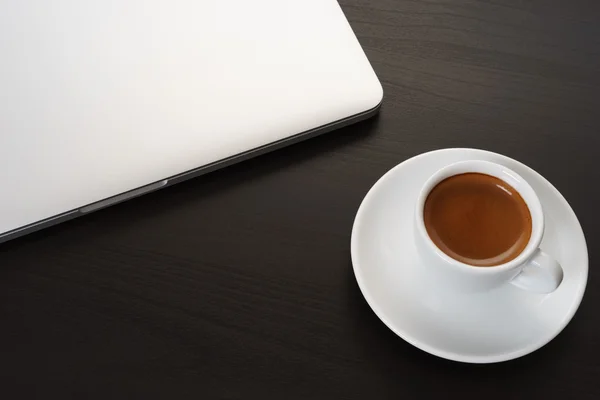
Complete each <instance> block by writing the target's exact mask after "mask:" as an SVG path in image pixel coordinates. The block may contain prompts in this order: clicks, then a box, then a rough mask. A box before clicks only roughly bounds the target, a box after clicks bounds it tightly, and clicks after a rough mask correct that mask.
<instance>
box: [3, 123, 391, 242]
mask: <svg viewBox="0 0 600 400" xmlns="http://www.w3.org/2000/svg"><path fill="white" fill-rule="evenodd" d="M378 122H379V114H376V115H375V116H373V117H371V118H369V119H367V120H364V121H360V122H357V123H355V124H352V125H350V126H346V127H343V128H340V129H336V130H334V131H332V132H328V133H325V134H323V135H319V136H316V137H313V138H310V139H307V140H304V141H301V142H299V143H295V144H292V145H290V146H287V147H283V148H280V149H278V150H275V151H272V152H268V153H265V154H261V155H258V156H256V157H253V158H250V159H246V160H244V161H241V162H238V163H235V164H232V165H229V166H227V167H224V168H221V169H218V170H215V171H212V172H208V173H206V174H204V175H200V176H198V177H195V178H191V179H189V180H187V181H185V182H181V183H178V184H175V185H173V186H170V187H168V188H165V189H162V190H158V191H156V192H152V193H148V194H146V195H143V196H141V197H137V198H134V199H131V200H127V201H124V202H122V203H119V204H116V205H113V206H110V207H107V208H105V209H101V210H98V211H96V212H93V213H90V214H87V215H84V216H81V217H78V218H75V219H73V220H70V221H66V222H63V223H61V224H58V225H55V226H51V227H49V228H45V229H42V230H40V231H37V232H33V233H30V234H28V235H25V236H22V237H19V238H16V239H13V240H11V241H8V242H5V243H2V244H0V254H2V253H8V252H11V250H17V249H19V248H21V247H26V248H28V247H29V245H31V244H34V243H36V244H37V245H38V246H43V247H44V246H48V247H54V248H55V247H57V246H58V247H62V246H63V245H65V246H69V247H72V246H77V244H78V243H82V242H95V241H96V240H98V239H99V238H100V237H102V235H109V234H112V233H114V232H115V231H118V230H120V229H123V228H125V227H127V226H132V225H135V224H136V223H137V222H139V221H143V220H146V219H148V218H155V217H157V216H160V215H161V214H168V213H170V212H173V211H174V210H178V209H181V208H182V207H185V206H186V205H188V204H196V203H198V202H199V201H200V202H201V201H202V199H206V198H210V197H214V196H221V195H224V194H225V193H227V192H228V191H230V190H236V189H237V190H239V188H240V187H241V186H244V185H249V184H251V183H252V182H254V183H255V182H257V181H260V180H261V179H268V178H269V177H272V176H273V175H276V174H285V173H286V171H288V170H289V169H291V168H298V167H299V166H303V165H306V164H310V163H311V162H312V161H314V160H318V159H322V158H324V157H329V156H330V155H331V153H334V152H336V151H339V150H342V149H344V148H346V147H348V146H351V145H354V144H356V143H359V142H360V141H362V140H365V139H367V138H368V137H369V136H370V135H371V134H373V133H374V132H375V131H376V129H377V125H378ZM306 173H307V174H310V173H311V171H310V168H309V169H307V172H306ZM289 184H292V185H293V184H294V182H293V181H292V182H289Z"/></svg>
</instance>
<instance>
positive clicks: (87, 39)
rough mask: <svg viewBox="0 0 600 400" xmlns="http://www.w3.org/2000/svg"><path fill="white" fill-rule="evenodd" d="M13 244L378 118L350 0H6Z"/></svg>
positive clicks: (4, 124)
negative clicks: (346, 4) (342, 0)
mask: <svg viewBox="0 0 600 400" xmlns="http://www.w3.org/2000/svg"><path fill="white" fill-rule="evenodd" d="M0 88H1V90H0V182H2V194H1V196H0V242H2V241H6V240H8V239H12V238H15V237H18V236H21V235H23V234H26V233H28V232H32V231H35V230H38V229H41V228H44V227H47V226H49V225H53V224H56V223H58V222H61V221H65V220H68V219H71V218H74V217H77V216H81V215H85V214H87V213H90V212H93V211H96V210H99V209H102V208H104V207H107V206H110V205H112V204H116V203H119V202H121V201H124V200H127V199H130V198H133V197H136V196H140V195H143V194H145V193H149V192H152V191H154V190H158V189H161V188H165V187H168V186H170V185H173V184H176V183H178V182H181V181H183V180H186V179H189V178H192V177H195V176H198V175H201V174H204V173H207V172H209V171H212V170H214V169H217V168H220V167H224V166H227V165H230V164H232V163H235V162H238V161H242V160H245V159H248V158H250V157H253V156H256V155H259V154H262V153H265V152H267V151H270V150H274V149H277V148H280V147H282V146H285V145H288V144H291V143H294V142H298V141H300V140H303V139H306V138H309V137H312V136H315V135H318V134H321V133H324V132H327V131H331V130H333V129H335V128H339V127H342V126H344V125H348V124H350V123H353V122H355V121H358V120H361V119H364V118H367V117H369V116H372V115H374V114H375V113H376V112H377V110H378V107H379V104H380V102H381V99H382V95H383V93H382V88H381V85H380V83H379V81H378V79H377V77H376V75H375V73H374V71H373V69H372V67H371V65H370V64H369V61H368V60H367V58H366V56H365V54H364V52H363V50H362V49H361V47H360V44H359V42H358V40H357V39H356V37H355V36H354V34H353V32H352V29H351V27H350V25H349V24H348V22H347V20H346V18H345V17H344V14H343V12H342V10H341V9H340V7H339V5H338V4H337V2H336V1H335V0H302V1H297V0H253V1H247V0H229V1H223V0H202V1H197V0H170V1H167V0H127V1H113V0H107V1H96V0H54V1H38V0H20V1H9V2H2V3H0Z"/></svg>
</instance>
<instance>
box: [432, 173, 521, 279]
mask: <svg viewBox="0 0 600 400" xmlns="http://www.w3.org/2000/svg"><path fill="white" fill-rule="evenodd" d="M423 219H424V222H425V228H426V230H427V233H428V235H429V237H430V238H431V240H432V241H433V243H435V245H436V246H437V247H438V248H439V249H440V250H442V251H443V252H444V253H446V254H447V255H448V256H450V257H452V258H453V259H455V260H457V261H460V262H463V263H465V264H470V265H473V266H477V267H493V266H496V265H500V264H504V263H506V262H508V261H511V260H513V259H514V258H516V257H517V256H518V255H519V254H521V252H522V251H523V250H524V249H525V247H526V246H527V243H529V238H530V237H531V229H532V224H531V213H530V212H529V208H528V207H527V204H526V203H525V200H523V198H522V197H521V195H520V194H519V192H517V191H516V190H515V189H514V188H513V187H512V186H510V185H509V184H507V183H506V182H504V181H503V180H501V179H498V178H496V177H493V176H491V175H486V174H481V173H465V174H460V175H454V176H451V177H449V178H446V179H444V180H443V181H441V182H440V183H438V184H437V185H436V186H435V187H434V188H433V189H432V190H431V192H430V193H429V195H428V196H427V199H426V200H425V207H424V210H423Z"/></svg>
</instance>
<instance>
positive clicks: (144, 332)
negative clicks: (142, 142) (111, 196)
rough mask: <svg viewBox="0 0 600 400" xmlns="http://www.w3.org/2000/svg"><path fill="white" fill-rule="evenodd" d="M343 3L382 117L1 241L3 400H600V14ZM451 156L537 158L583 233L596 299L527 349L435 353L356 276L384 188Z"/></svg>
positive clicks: (578, 5) (528, 7) (511, 2)
mask: <svg viewBox="0 0 600 400" xmlns="http://www.w3.org/2000/svg"><path fill="white" fill-rule="evenodd" d="M341 4H342V8H343V10H344V12H345V13H346V15H347V17H348V19H349V20H350V22H351V24H352V26H353V28H354V30H355V32H356V34H357V36H358V37H359V40H360V41H361V43H362V45H363V46H364V48H365V51H366V53H367V55H368V56H369V58H370V60H371V62H372V64H373V66H374V68H375V70H376V72H377V73H378V75H379V77H380V79H381V81H382V82H383V86H384V90H385V99H384V105H383V108H382V110H381V113H380V115H379V117H378V118H376V119H373V120H370V121H367V122H364V123H360V124H358V125H355V126H352V127H349V128H346V129H343V130H339V131H336V132H334V133H331V134H328V135H326V136H323V137H320V138H317V139H314V140H310V141H307V142H305V143H302V144H299V145H295V146H292V147H290V148H287V149H284V150H281V151H278V152H275V153H272V154H269V155H266V156H262V157H260V158H257V159H254V160H251V161H248V162H245V163H242V164H239V165H236V166H233V167H230V168H227V169H224V170H221V171H218V172H215V173H212V174H210V175H208V176H205V177H201V178H198V179H195V180H192V181H189V182H187V183H184V184H181V185H178V186H175V187H173V188H170V189H167V190H164V191H161V192H158V193H154V194H151V195H147V196H144V197H142V198H139V199H136V200H132V201H129V202H127V203H125V204H122V205H119V206H115V207H113V208H110V209H107V210H104V211H101V212H98V213H95V214H91V215H89V216H87V217H85V218H81V219H78V220H75V221H72V222H69V223H65V224H63V225H60V226H57V227H54V228H51V229H47V230H45V231H42V232H39V233H36V234H33V235H30V236H28V237H25V238H22V239H18V240H15V241H12V242H9V243H6V244H3V245H2V246H0V322H1V326H0V390H1V391H2V393H3V397H5V398H34V397H44V398H45V397H59V396H61V397H63V398H75V397H76V398H99V399H106V398H144V399H148V398H202V399H213V398H215V399H216V398H223V399H249V398H256V399H261V398H278V399H281V398H285V399H306V398H310V399H330V398H347V399H363V398H405V399H416V398H433V397H434V396H436V397H440V396H442V398H446V396H447V395H448V394H450V393H459V394H460V395H461V398H462V399H471V398H472V399H482V398H486V399H496V398H498V399H507V398H521V397H522V398H563V397H564V398H577V399H598V398H600V384H599V383H598V377H599V376H600V359H599V357H600V339H599V338H600V313H599V312H598V309H599V307H600V283H599V282H598V280H597V279H596V273H595V267H596V265H597V263H596V260H597V258H598V257H600V253H599V246H600V213H599V211H598V207H599V206H598V205H599V204H600V193H599V188H598V182H600V167H598V162H599V159H600V152H599V149H600V136H599V132H600V115H599V113H600V96H599V94H598V92H599V91H600V6H599V5H600V3H598V2H596V1H587V2H586V1H578V0H574V1H554V0H552V1H551V0H548V1H539V0H536V1H519V0H503V1H500V0H464V1H457V0H428V1H421V0H343V1H342V2H341ZM444 147H476V148H483V149H487V150H492V151H495V152H499V153H502V154H505V155H507V156H510V157H513V158H516V159H518V160H520V161H522V162H524V163H526V164H528V165H529V166H531V167H533V168H534V169H536V170H537V171H539V172H540V173H541V174H542V175H544V176H545V177H546V178H548V179H549V180H550V181H551V182H553V184H554V185H555V186H556V187H557V188H558V189H559V190H560V191H561V192H562V193H563V194H564V196H565V197H566V198H567V200H568V201H569V202H570V203H571V205H572V206H573V208H574V210H575V212H576V213H577V215H578V216H579V218H580V221H581V223H582V225H583V229H584V232H585V234H586V238H587V242H588V247H589V253H590V261H591V262H590V280H589V283H588V288H587V292H586V295H585V298H584V301H583V303H582V306H581V308H580V310H579V311H578V313H577V315H576V316H575V318H574V319H573V321H572V322H571V324H570V325H569V326H568V327H567V328H566V329H565V330H564V331H563V333H562V334H561V335H559V337H558V338H556V339H555V340H554V341H552V342H551V343H550V344H549V345H547V346H546V347H544V348H543V349H541V350H539V351H537V352H535V353H534V354H531V355H529V356H527V357H524V358H521V359H518V360H515V361H511V362H507V363H502V364H497V365H489V366H473V365H465V364H458V363H453V362H449V361H444V360H441V359H438V358H436V357H433V356H430V355H428V354H426V353H424V352H421V351H420V350H417V349H415V348H413V347H411V346H410V345H408V344H407V343H405V342H404V341H402V340H401V339H400V338H398V337H396V336H395V335H394V334H393V333H392V332H391V331H389V330H388V329H387V328H386V327H385V326H384V325H383V324H382V323H381V322H380V321H379V320H378V319H377V317H376V316H375V315H374V314H373V313H372V312H371V310H370V309H369V307H368V306H367V304H366V302H365V301H364V300H363V298H362V296H361V294H360V292H359V289H358V287H357V285H356V282H355V280H354V276H353V273H352V268H351V263H350V254H349V243H350V230H351V226H352V222H353V218H354V215H355V212H356V210H357V208H358V206H359V204H360V202H361V200H362V198H363V196H364V195H365V194H366V192H367V190H368V189H369V188H370V186H371V185H372V184H373V183H374V182H375V181H376V179H377V178H379V177H380V176H381V175H382V174H383V173H385V172H386V171H387V170H388V169H390V168H391V167H393V166H394V165H396V164H398V163H399V162H401V161H403V160H406V159H407V158H410V157H412V156H414V155H417V154H419V153H422V152H425V151H429V150H433V149H438V148H444ZM7 394H9V396H7Z"/></svg>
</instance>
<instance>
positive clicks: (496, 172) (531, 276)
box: [415, 160, 563, 293]
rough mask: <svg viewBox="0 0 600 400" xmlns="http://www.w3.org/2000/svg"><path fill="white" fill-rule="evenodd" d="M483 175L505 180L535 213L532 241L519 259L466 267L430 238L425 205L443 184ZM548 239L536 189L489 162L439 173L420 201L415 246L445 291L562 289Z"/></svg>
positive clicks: (475, 162) (559, 270) (430, 274)
mask: <svg viewBox="0 0 600 400" xmlns="http://www.w3.org/2000/svg"><path fill="white" fill-rule="evenodd" d="M470 172H471V173H481V174H487V175H491V176H494V177H496V178H498V179H501V180H503V181H504V182H506V183H508V184H509V185H510V186H512V187H513V188H514V189H515V190H517V191H518V192H519V194H520V195H521V197H522V198H523V200H524V201H525V203H526V204H527V207H528V208H529V212H530V213H531V224H532V229H531V236H530V238H529V242H528V243H527V245H526V246H525V248H524V249H523V251H522V252H521V253H520V254H519V255H518V256H517V257H516V258H514V259H512V260H510V261H508V262H506V263H504V264H500V265H496V266H492V267H477V266H473V265H469V264H465V263H462V262H460V261H457V260H455V259H454V258H452V257H450V256H448V255H447V254H446V253H444V252H443V251H442V250H440V249H439V248H438V247H437V246H436V245H435V243H434V242H433V241H432V240H431V238H430V237H429V234H428V233H427V230H426V228H425V222H424V219H423V209H424V206H425V200H426V199H427V196H428V195H429V193H430V192H431V190H432V189H433V188H434V187H435V186H436V185H437V184H438V183H440V182H441V181H443V180H444V179H446V178H449V177H451V176H454V175H459V174H464V173H470ZM543 235H544V212H543V210H542V205H541V203H540V200H539V199H538V197H537V195H536V194H535V191H534V190H533V189H532V187H531V186H530V185H529V184H528V183H527V181H525V179H523V178H522V177H521V176H520V175H519V174H517V173H516V172H514V171H512V170H510V169H508V168H506V167H504V166H502V165H500V164H495V163H492V162H488V161H479V160H473V161H461V162H457V163H454V164H450V165H448V166H446V167H444V168H442V169H440V170H438V171H437V172H436V173H434V174H433V175H432V176H431V177H430V178H429V179H428V180H427V181H426V182H425V185H424V186H423V188H422V189H421V192H420V193H419V196H418V198H417V203H416V210H415V241H416V245H417V248H418V250H419V253H420V255H421V256H422V257H423V259H424V261H425V262H424V266H423V268H426V269H427V271H426V272H427V275H428V277H429V279H431V280H434V281H436V282H437V283H438V284H441V285H442V286H444V287H448V288H452V289H457V290H460V291H462V292H480V291H486V290H491V289H494V288H497V287H500V286H502V285H504V284H512V285H515V286H517V287H519V288H521V289H525V290H529V291H532V292H536V293H550V292H553V291H554V290H556V289H557V288H558V287H559V285H560V283H561V282H562V279H563V270H562V268H561V266H560V264H559V263H558V262H557V261H556V260H555V259H554V258H553V257H551V256H549V255H548V254H546V253H545V252H543V251H542V250H540V248H539V246H540V243H541V242H542V237H543Z"/></svg>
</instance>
